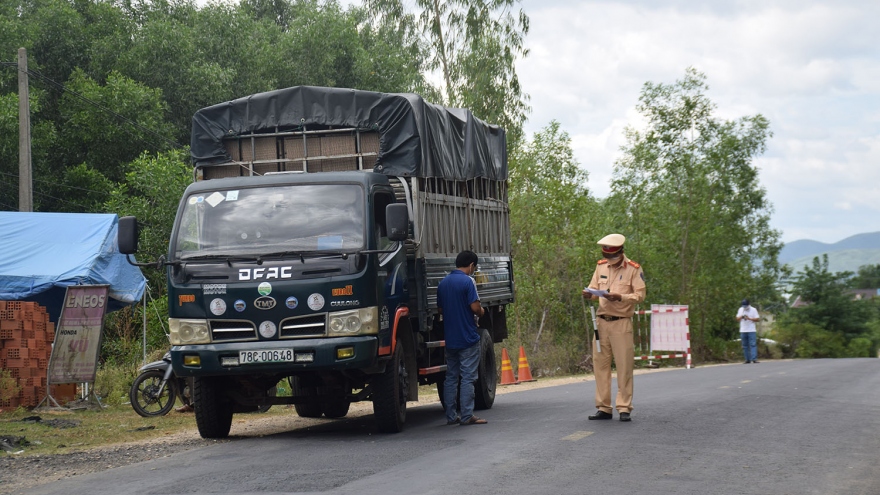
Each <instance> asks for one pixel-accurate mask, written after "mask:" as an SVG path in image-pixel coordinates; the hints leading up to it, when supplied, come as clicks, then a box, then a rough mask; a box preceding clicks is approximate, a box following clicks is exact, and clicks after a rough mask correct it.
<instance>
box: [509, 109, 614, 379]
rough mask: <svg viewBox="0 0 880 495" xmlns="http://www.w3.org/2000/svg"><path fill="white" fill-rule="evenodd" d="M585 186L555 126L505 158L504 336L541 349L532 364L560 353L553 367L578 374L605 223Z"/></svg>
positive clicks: (566, 139) (567, 144) (567, 139)
mask: <svg viewBox="0 0 880 495" xmlns="http://www.w3.org/2000/svg"><path fill="white" fill-rule="evenodd" d="M586 182H587V175H586V172H584V171H583V170H582V169H581V168H579V167H578V164H577V161H576V160H575V159H574V155H573V153H572V150H571V138H570V137H569V136H568V134H567V133H565V132H563V131H562V130H561V129H560V126H559V123H558V122H552V123H551V124H550V125H549V126H548V127H546V128H544V129H543V130H542V131H540V132H538V133H536V134H535V135H534V136H533V139H532V140H531V141H527V142H525V143H523V146H522V148H515V149H513V150H512V151H511V153H510V223H511V239H512V242H513V258H514V265H513V266H514V272H515V273H514V278H515V280H516V287H517V296H516V297H517V299H516V303H515V304H514V305H513V306H512V309H513V315H512V318H510V317H508V325H510V326H511V334H510V337H511V339H512V340H513V341H514V343H521V344H525V345H526V346H527V347H529V348H531V346H532V345H533V343H534V342H535V341H536V340H537V342H538V344H539V346H540V348H539V350H538V353H537V354H536V355H535V356H533V359H535V363H536V365H537V366H545V365H544V363H545V361H544V359H545V358H544V354H546V355H547V357H548V358H549V357H551V356H552V357H553V358H557V359H558V358H561V357H562V356H560V355H559V352H560V350H561V349H564V350H565V351H564V354H565V358H564V359H561V360H560V361H559V362H557V363H556V366H558V367H561V368H564V372H573V371H576V369H575V368H576V365H577V364H578V363H579V362H580V361H581V360H583V357H584V355H585V354H586V351H587V349H588V347H587V344H588V342H589V339H588V336H587V333H586V332H587V330H586V329H587V316H586V315H587V313H586V307H585V305H584V302H583V298H582V296H581V290H582V289H583V287H585V286H586V285H587V283H588V282H589V279H590V277H591V276H592V273H593V269H594V267H595V261H596V260H597V259H598V258H599V257H600V255H599V254H598V247H597V246H596V244H595V242H596V240H598V239H599V238H601V237H602V235H604V234H602V232H603V231H604V218H603V216H602V214H601V211H600V209H599V205H598V203H597V202H596V200H595V199H594V198H592V197H591V196H590V194H589V191H588V190H587V189H586V187H585V184H586ZM539 331H540V332H541V333H540V336H539V335H538V332H539ZM539 337H540V338H539ZM554 348H558V349H556V350H554ZM545 349H546V350H545Z"/></svg>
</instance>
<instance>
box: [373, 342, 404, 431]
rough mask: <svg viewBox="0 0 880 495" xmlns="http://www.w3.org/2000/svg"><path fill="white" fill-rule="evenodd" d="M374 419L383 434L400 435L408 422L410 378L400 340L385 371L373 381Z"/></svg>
mask: <svg viewBox="0 0 880 495" xmlns="http://www.w3.org/2000/svg"><path fill="white" fill-rule="evenodd" d="M372 387H373V417H374V418H375V419H376V427H377V428H378V429H379V431H380V432H381V433H399V432H400V431H402V430H403V424H404V423H405V422H406V393H407V387H408V376H407V374H406V366H405V363H404V359H403V344H402V343H401V342H400V340H398V341H397V342H396V345H395V348H394V354H393V355H392V356H391V361H389V362H388V363H387V364H386V365H385V371H384V372H383V373H382V374H380V375H376V376H375V377H374V378H373V380H372Z"/></svg>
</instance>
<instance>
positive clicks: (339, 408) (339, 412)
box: [321, 399, 351, 419]
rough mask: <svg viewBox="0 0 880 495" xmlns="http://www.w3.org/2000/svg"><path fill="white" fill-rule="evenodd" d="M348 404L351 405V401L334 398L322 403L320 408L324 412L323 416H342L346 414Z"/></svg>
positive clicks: (333, 417) (334, 417)
mask: <svg viewBox="0 0 880 495" xmlns="http://www.w3.org/2000/svg"><path fill="white" fill-rule="evenodd" d="M349 406H351V402H349V401H347V400H345V399H342V400H334V401H332V402H328V403H326V404H324V405H323V406H322V408H321V410H322V411H323V412H324V416H326V417H328V418H331V419H336V418H344V417H345V415H346V414H348V408H349Z"/></svg>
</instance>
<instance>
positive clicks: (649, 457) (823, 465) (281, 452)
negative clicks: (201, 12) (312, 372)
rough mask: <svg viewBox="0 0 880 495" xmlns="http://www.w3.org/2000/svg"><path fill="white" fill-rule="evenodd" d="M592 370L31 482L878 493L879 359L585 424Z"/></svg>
mask: <svg viewBox="0 0 880 495" xmlns="http://www.w3.org/2000/svg"><path fill="white" fill-rule="evenodd" d="M593 393H594V382H592V381H584V382H581V383H574V384H569V385H562V386H557V387H549V388H542V389H535V390H528V391H523V392H518V393H511V394H504V395H499V396H498V397H497V400H496V402H495V407H493V408H492V409H491V410H489V411H482V412H481V413H480V416H482V417H485V418H487V419H488V420H489V424H487V425H477V426H468V427H461V426H445V420H444V418H443V414H442V412H441V410H440V407H439V405H437V404H434V405H430V406H421V407H417V408H413V409H410V410H409V411H408V419H407V429H406V431H404V432H403V433H400V434H396V435H381V434H377V433H375V430H374V427H373V424H372V420H371V418H370V417H369V416H365V417H359V418H351V419H346V420H340V421H328V422H326V423H324V424H322V425H320V426H317V427H311V428H307V429H300V430H292V431H289V432H285V433H281V434H277V435H272V436H267V437H262V438H240V439H236V440H234V441H231V442H228V443H220V444H215V445H212V446H210V447H205V448H201V449H197V450H191V451H188V452H185V453H181V454H175V455H172V456H170V457H167V458H162V459H157V460H153V461H149V462H144V463H141V464H135V465H131V466H127V467H123V468H117V469H111V470H108V471H104V472H101V473H96V474H93V475H83V476H76V477H72V478H69V479H66V480H63V481H60V482H56V483H53V484H50V485H43V486H40V487H38V488H37V489H35V490H33V491H32V492H31V493H35V494H50V493H51V494H65V495H67V494H78V493H89V494H105V493H106V494H114V495H123V494H138V495H146V494H198V493H206V494H207V493H212V494H213V493H236V494H246V493H255V494H256V493H258V494H271V493H302V494H312V493H314V494H318V493H321V494H330V495H347V494H351V495H355V494H356V495H379V494H382V495H388V494H444V495H447V494H499V495H500V494H504V495H524V494H610V493H617V494H700V495H707V494H713V495H714V494H718V495H728V494H730V495H733V494H762V495H763V494H791V495H802V494H822V495H829V494H864V495H868V494H870V495H876V494H880V359H839V360H809V361H781V362H762V363H760V364H752V365H727V366H711V367H700V368H696V369H691V370H684V369H681V370H673V371H667V372H663V373H653V374H647V375H639V376H636V378H635V400H634V406H635V410H634V411H633V421H632V422H630V423H621V422H620V421H618V420H617V415H616V413H615V419H614V420H611V421H588V420H587V416H588V415H589V414H591V413H592V412H593V411H594V408H593Z"/></svg>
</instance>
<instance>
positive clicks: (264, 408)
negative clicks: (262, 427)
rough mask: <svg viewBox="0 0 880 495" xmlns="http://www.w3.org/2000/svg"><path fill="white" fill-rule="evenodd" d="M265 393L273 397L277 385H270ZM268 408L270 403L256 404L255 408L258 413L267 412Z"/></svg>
mask: <svg viewBox="0 0 880 495" xmlns="http://www.w3.org/2000/svg"><path fill="white" fill-rule="evenodd" d="M266 395H267V396H269V397H275V396H277V395H278V387H272V388H270V389H269V390H268V391H267V392H266ZM269 409H272V404H264V405H262V406H257V410H256V411H255V412H258V413H260V414H262V413H267V412H269Z"/></svg>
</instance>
